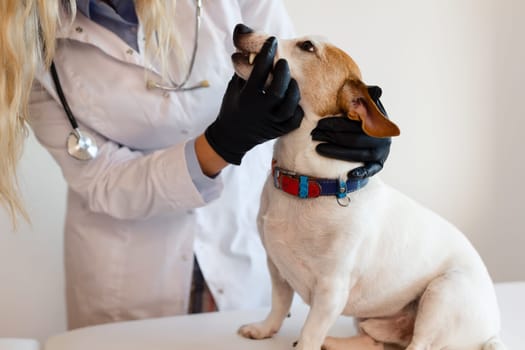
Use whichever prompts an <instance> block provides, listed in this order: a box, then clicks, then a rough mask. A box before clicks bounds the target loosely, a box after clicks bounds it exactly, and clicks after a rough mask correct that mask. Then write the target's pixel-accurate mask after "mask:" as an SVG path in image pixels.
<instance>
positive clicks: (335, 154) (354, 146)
mask: <svg viewBox="0 0 525 350" xmlns="http://www.w3.org/2000/svg"><path fill="white" fill-rule="evenodd" d="M368 93H369V94H370V97H372V100H373V101H374V102H375V104H376V105H377V107H378V108H379V110H380V111H381V113H383V114H384V115H385V116H387V113H386V111H385V108H384V107H383V105H382V104H381V101H380V100H379V98H380V97H381V93H382V91H381V88H380V87H379V86H369V87H368ZM312 139H314V140H315V141H321V142H323V143H321V144H319V145H317V148H316V151H317V153H319V154H320V155H322V156H325V157H329V158H335V159H340V160H346V161H351V162H363V163H364V165H363V166H362V167H359V168H356V169H353V170H351V171H350V172H349V173H348V178H354V179H364V178H366V177H369V176H373V175H375V174H377V173H378V172H379V171H381V169H383V165H384V164H385V161H386V159H387V158H388V153H389V152H390V144H391V142H392V140H391V138H390V137H388V138H375V137H371V136H368V135H367V134H365V133H364V132H363V130H362V129H361V122H360V121H355V120H350V119H349V118H347V117H346V116H338V117H337V116H334V117H327V118H323V119H321V120H320V121H319V122H318V123H317V127H316V128H315V129H314V130H312Z"/></svg>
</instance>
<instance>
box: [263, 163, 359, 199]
mask: <svg viewBox="0 0 525 350" xmlns="http://www.w3.org/2000/svg"><path fill="white" fill-rule="evenodd" d="M272 177H273V183H274V186H275V187H276V188H277V189H280V190H281V191H284V192H286V193H288V194H291V195H293V196H296V197H298V198H303V199H306V198H317V197H319V196H335V197H336V198H337V202H338V203H339V204H340V205H342V206H347V205H348V203H349V199H348V197H347V195H348V193H351V192H354V191H357V190H359V189H361V188H363V187H365V186H366V184H367V183H368V178H365V179H348V180H346V181H345V180H344V179H324V178H316V177H310V176H306V175H301V174H297V173H295V172H293V171H290V170H286V169H283V168H280V167H278V166H276V161H275V160H274V161H272Z"/></svg>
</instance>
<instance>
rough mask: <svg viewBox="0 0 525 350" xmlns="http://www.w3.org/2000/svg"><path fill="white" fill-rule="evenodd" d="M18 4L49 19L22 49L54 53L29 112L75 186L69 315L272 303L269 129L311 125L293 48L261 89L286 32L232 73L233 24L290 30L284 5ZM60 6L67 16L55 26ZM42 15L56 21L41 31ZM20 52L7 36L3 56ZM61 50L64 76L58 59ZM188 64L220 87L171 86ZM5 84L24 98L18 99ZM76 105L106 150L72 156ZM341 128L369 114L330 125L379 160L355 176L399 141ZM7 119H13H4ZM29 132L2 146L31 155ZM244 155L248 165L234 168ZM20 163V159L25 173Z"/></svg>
mask: <svg viewBox="0 0 525 350" xmlns="http://www.w3.org/2000/svg"><path fill="white" fill-rule="evenodd" d="M8 3H9V6H11V8H9V9H6V10H9V11H11V12H9V14H8V16H12V17H16V16H17V15H18V16H19V17H20V18H22V17H23V16H29V19H31V18H33V17H34V18H37V17H38V18H39V21H30V20H29V21H28V20H27V18H26V21H25V22H29V24H24V25H26V26H27V28H26V30H28V31H29V33H31V31H32V33H33V36H31V34H26V35H28V36H29V39H30V40H27V47H24V48H20V50H19V52H15V53H14V54H13V57H18V59H20V57H21V56H20V53H21V52H22V53H23V52H24V51H27V52H33V53H34V55H35V57H37V55H38V54H39V53H41V52H43V53H44V58H42V59H41V61H43V64H41V65H39V66H38V71H37V72H36V79H35V80H34V82H33V87H32V91H31V96H30V101H29V109H28V114H27V121H28V123H29V124H30V126H31V128H32V130H33V131H34V134H35V136H36V137H37V139H38V140H39V142H40V143H41V144H42V145H43V146H44V147H45V148H46V149H47V150H48V151H49V152H50V154H51V155H52V156H53V158H54V159H55V160H56V161H57V163H58V164H59V165H60V167H61V169H62V172H63V175H64V178H65V179H66V181H67V183H68V204H67V215H66V223H65V268H66V287H67V289H66V296H67V306H68V307H67V310H68V326H69V328H76V327H82V326H87V325H92V324H98V323H104V322H113V321H118V320H128V319H137V318H145V317H158V316H165V315H174V314H181V313H186V312H188V311H190V312H193V311H202V310H204V311H206V310H213V309H215V308H218V309H220V310H228V309H238V308H248V307H257V306H261V305H266V304H268V303H269V297H270V292H269V286H270V283H269V281H268V277H267V272H266V263H265V256H264V251H263V249H262V247H261V244H260V241H259V238H258V234H257V231H256V227H255V216H256V212H257V210H258V203H259V198H258V197H259V194H260V190H261V187H262V183H263V181H264V178H265V177H266V174H267V172H268V169H269V166H270V161H271V159H270V157H271V145H270V144H269V143H267V142H266V143H265V141H267V140H271V139H273V138H276V137H278V136H280V135H282V134H284V133H287V132H289V131H291V130H293V129H294V128H296V127H297V126H298V125H299V123H300V121H301V118H302V110H301V109H300V107H299V106H298V101H299V91H298V88H297V85H296V84H295V82H294V80H293V79H291V78H290V77H289V70H288V67H287V64H286V62H284V61H281V62H279V63H278V64H276V66H275V68H274V69H273V76H274V81H277V82H278V83H275V84H274V85H272V88H271V89H273V90H272V91H271V92H273V93H266V94H265V93H264V91H262V88H261V82H264V81H265V80H266V77H267V76H268V74H269V73H270V70H272V62H273V56H274V53H275V49H276V47H275V46H276V43H275V41H269V42H267V43H266V45H265V47H264V48H263V50H261V53H260V54H259V55H258V57H257V58H256V62H255V63H254V72H256V73H253V74H252V76H251V77H250V79H249V80H248V81H247V82H244V81H242V80H240V79H239V78H237V77H235V76H234V77H233V78H232V79H231V81H230V84H228V86H226V84H227V82H228V81H229V80H230V78H231V76H232V74H233V71H232V66H231V62H230V55H231V53H232V52H234V48H233V44H232V40H231V35H232V31H233V28H234V27H235V25H236V24H237V23H246V24H249V25H250V26H251V27H253V28H256V29H258V30H262V31H265V32H268V33H275V34H276V35H277V36H281V37H287V36H291V34H292V27H291V23H290V20H289V18H288V17H287V15H286V12H285V9H284V8H283V4H282V2H281V1H278V0H269V1H247V0H246V1H242V0H239V1H205V2H204V8H203V11H202V14H201V16H198V13H197V15H196V6H197V5H198V3H199V2H196V1H193V0H179V1H177V2H176V4H177V7H176V10H175V1H166V0H137V1H135V2H133V1H130V0H121V1H119V0H107V1H97V0H77V1H76V2H69V1H62V2H61V3H60V4H59V3H55V2H54V1H49V0H42V1H33V2H31V1H29V2H27V3H26V4H25V6H27V8H22V7H23V6H24V5H23V4H20V2H19V1H17V0H10V1H8ZM75 5H76V6H77V8H76V9H75ZM59 9H60V11H59ZM0 10H3V9H0ZM16 11H18V14H13V13H14V12H16ZM59 12H60V15H59ZM58 17H60V19H61V26H60V27H59V28H58V29H57V31H56V33H55V29H54V25H55V24H56V21H55V19H56V18H58ZM68 20H71V21H72V22H71V23H69V22H68ZM199 22H201V25H200V29H199V30H196V25H195V24H196V23H199ZM19 23H22V22H19ZM31 23H33V26H31ZM35 23H36V24H35ZM38 26H40V31H41V32H42V33H43V34H42V36H41V38H39V39H38V38H37V39H35V38H34V36H35V35H36V34H35V33H37V29H38ZM54 38H56V41H55V40H53V39H54ZM11 42H12V41H11ZM42 43H43V44H42ZM55 44H56V49H55V47H54V45H55ZM197 48H198V49H197ZM10 49H11V48H5V47H2V53H3V52H9V51H10ZM196 49H197V50H196ZM194 50H196V57H195V62H194V66H193V69H191V68H190V67H191V66H192V64H191V61H192V59H191V57H192V53H193V52H194ZM11 51H12V50H11ZM51 58H53V61H54V65H53V66H54V67H56V72H57V74H56V78H55V79H53V78H52V74H50V72H49V71H48V69H47V67H49V62H50V59H51ZM35 61H36V59H33V60H30V61H28V62H25V65H26V66H25V67H29V68H31V67H33V64H34V62H35ZM21 67H22V66H21ZM20 71H22V72H23V73H24V74H25V75H24V77H25V78H26V80H24V79H23V78H17V77H8V79H7V80H9V81H11V82H13V84H15V85H16V84H18V85H17V87H18V88H19V90H18V91H21V92H23V84H24V83H25V84H27V81H28V79H29V78H28V77H30V76H31V74H32V73H31V71H30V70H28V69H26V68H23V67H22V68H20V69H19V72H20ZM187 75H189V81H188V83H187V84H185V85H184V87H194V86H195V84H196V85H197V86H207V85H209V86H208V87H199V88H196V89H191V90H188V91H184V90H180V89H178V90H177V89H175V90H177V91H172V90H170V89H169V88H170V87H173V86H175V85H177V84H180V83H181V82H182V81H184V78H185V76H187ZM57 78H58V79H57ZM17 79H18V80H17ZM201 80H206V81H207V83H200V84H199V81H201ZM19 82H21V83H19ZM57 86H61V87H62V89H63V91H64V97H65V102H64V101H61V98H60V96H58V94H57ZM2 97H3V101H7V102H9V96H8V97H7V98H6V97H5V96H2ZM26 98H27V97H26V96H25V95H23V94H22V95H21V96H19V97H16V98H15V99H13V98H11V102H10V103H8V104H7V106H11V107H8V108H10V109H8V110H7V111H5V110H2V118H3V117H4V116H8V117H9V118H10V119H9V120H10V123H11V124H12V125H13V126H11V129H13V130H12V131H10V132H11V134H16V135H19V134H20V129H21V124H20V123H21V121H22V120H23V118H14V117H13V113H14V111H16V112H19V115H20V116H22V117H25V116H26V114H24V113H23V111H24V110H23V106H24V103H25V101H26ZM221 99H222V102H221ZM64 103H67V104H68V105H69V106H70V109H71V111H72V113H73V114H74V117H75V118H76V120H77V122H78V129H79V130H80V131H81V133H82V135H86V136H87V135H91V136H92V137H93V139H94V141H95V142H96V144H97V145H98V153H97V155H96V157H92V159H90V160H79V159H76V158H75V157H73V156H72V155H71V154H69V153H68V148H67V145H66V140H70V141H71V138H70V137H69V136H68V135H70V133H71V128H72V126H71V124H70V122H68V117H67V115H66V113H65V109H64ZM13 104H14V105H15V106H16V105H18V108H19V109H15V107H12V106H13ZM248 118H249V120H250V122H249V123H247V122H246V120H247V119H248ZM15 119H16V120H15ZM334 124H335V125H334ZM333 130H343V131H345V130H346V131H348V132H350V133H352V132H354V131H355V130H359V127H358V126H357V127H356V125H355V124H353V123H350V122H349V121H347V120H346V119H343V118H329V119H328V120H327V122H325V123H324V124H322V125H320V126H319V128H318V130H317V131H316V133H315V135H316V138H317V139H320V140H323V141H329V143H326V144H324V145H323V146H321V147H324V149H321V150H320V153H322V154H325V155H327V156H332V157H337V158H343V159H345V158H346V159H353V160H356V161H365V162H366V165H365V166H364V167H363V168H360V169H359V170H358V173H357V174H352V175H353V176H370V175H373V174H374V173H375V172H377V171H378V170H380V169H381V167H382V164H383V162H384V160H385V159H386V156H387V154H388V149H389V142H390V141H389V140H382V141H379V142H378V141H376V140H372V139H370V138H368V137H366V136H364V135H362V134H357V135H356V136H357V137H356V138H350V139H351V140H352V141H351V142H350V144H347V143H345V142H341V139H343V137H342V136H341V134H340V133H334V132H333ZM204 131H205V132H204ZM1 132H2V135H3V134H4V133H5V132H6V131H5V130H4V127H3V126H2V130H1ZM77 138H78V134H77ZM345 138H346V137H345ZM363 143H364V144H363ZM17 144H19V142H18V141H16V142H11V144H10V145H8V146H6V145H2V147H3V148H2V150H4V149H7V150H9V151H10V154H16V152H15V150H14V147H13V146H12V145H17ZM259 144H261V146H260V147H255V146H257V145H259ZM4 147H5V148H4ZM358 147H361V148H363V147H364V149H356V148H358ZM355 153H357V156H356V154H355ZM241 161H242V165H241V166H234V167H232V166H228V164H236V165H239V164H241ZM14 164H15V161H14V160H10V161H9V163H8V165H9V167H8V169H10V171H11V172H12V171H13V169H14ZM10 175H12V174H10ZM10 178H11V179H13V178H14V177H13V176H11V177H10ZM12 182H13V181H11V183H8V184H6V185H4V184H2V195H3V198H5V199H4V200H6V199H7V203H11V206H10V207H11V208H12V212H14V211H16V210H17V209H18V210H20V209H21V208H22V207H21V205H20V204H18V202H17V201H16V198H17V197H16V192H14V190H13V188H14V186H13V185H12ZM4 193H5V194H6V195H4ZM194 257H195V259H194ZM204 280H205V281H206V282H205V283H204V285H203V281H204ZM192 285H193V291H192ZM199 292H200V294H199Z"/></svg>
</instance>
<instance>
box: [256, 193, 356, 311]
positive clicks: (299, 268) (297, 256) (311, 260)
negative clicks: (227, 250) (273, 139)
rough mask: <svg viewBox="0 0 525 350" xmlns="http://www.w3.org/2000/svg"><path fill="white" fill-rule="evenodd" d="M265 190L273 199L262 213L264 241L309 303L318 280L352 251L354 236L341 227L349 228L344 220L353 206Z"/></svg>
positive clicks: (271, 256) (271, 255) (283, 270)
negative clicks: (298, 197) (343, 205)
mask: <svg viewBox="0 0 525 350" xmlns="http://www.w3.org/2000/svg"><path fill="white" fill-rule="evenodd" d="M265 191H268V192H269V193H268V194H269V195H270V196H269V198H271V200H270V201H269V202H268V203H266V204H265V206H264V208H265V209H264V210H263V211H262V212H261V213H260V218H259V219H260V222H259V224H260V228H261V239H262V242H263V244H264V246H265V249H266V252H267V254H268V256H269V257H270V259H271V261H272V262H273V263H274V264H275V266H276V267H277V269H278V271H279V273H280V274H281V276H282V277H283V278H284V279H286V280H287V281H288V283H289V284H290V285H291V286H292V288H293V289H294V290H295V291H296V292H297V293H298V294H299V295H300V296H301V297H302V298H303V299H304V300H305V301H306V302H309V298H310V292H311V289H312V288H313V287H314V286H315V283H316V281H318V280H319V279H320V278H323V277H326V276H329V275H330V274H333V273H334V271H335V270H336V269H337V266H338V265H340V264H342V263H344V262H343V260H344V259H345V255H347V254H348V253H349V252H348V250H347V249H350V247H351V246H352V242H351V240H352V236H350V235H348V234H346V233H347V232H344V230H343V229H342V228H343V227H345V228H347V229H348V225H345V224H343V222H345V223H347V222H348V220H347V215H348V214H349V213H348V212H349V210H351V209H350V208H343V207H340V206H339V205H338V204H337V201H336V199H335V197H334V198H318V199H315V200H300V199H297V198H293V197H291V196H290V195H288V194H286V193H283V192H281V191H279V190H277V189H275V188H272V187H266V189H265ZM345 247H346V248H345ZM345 250H346V251H345Z"/></svg>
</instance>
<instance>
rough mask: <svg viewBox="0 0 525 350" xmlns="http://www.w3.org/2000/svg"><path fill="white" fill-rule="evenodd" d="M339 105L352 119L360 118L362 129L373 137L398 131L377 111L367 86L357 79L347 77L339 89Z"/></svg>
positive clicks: (393, 134)
mask: <svg viewBox="0 0 525 350" xmlns="http://www.w3.org/2000/svg"><path fill="white" fill-rule="evenodd" d="M338 104H339V107H340V108H341V109H342V110H343V111H344V112H345V113H346V114H347V115H348V118H350V119H352V120H360V121H361V125H362V126H361V127H362V128H363V131H364V132H365V133H366V134H367V135H369V136H373V137H391V136H398V135H399V133H400V131H399V128H398V127H397V125H396V124H394V123H393V122H391V121H390V120H389V119H388V118H387V117H386V116H384V115H383V113H381V111H379V109H378V108H377V106H376V104H375V103H374V101H373V100H372V98H371V97H370V95H369V93H368V88H367V86H366V85H365V84H364V83H363V82H362V81H361V80H359V79H357V78H355V79H348V80H346V81H345V84H344V85H343V87H342V88H341V90H340V91H339V96H338Z"/></svg>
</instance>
